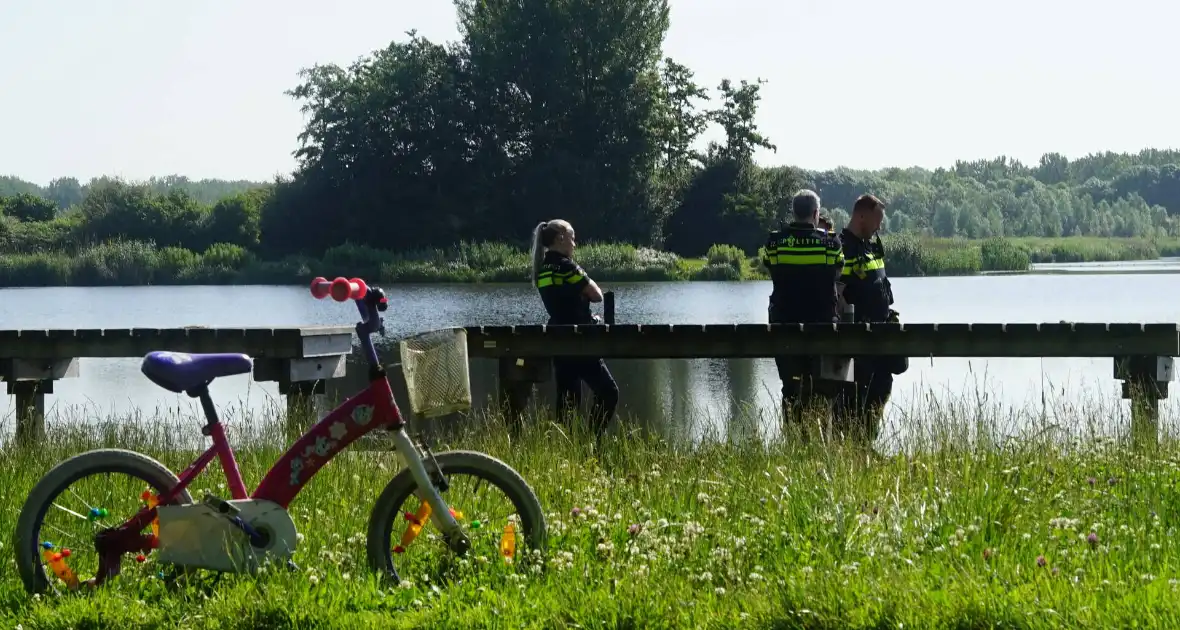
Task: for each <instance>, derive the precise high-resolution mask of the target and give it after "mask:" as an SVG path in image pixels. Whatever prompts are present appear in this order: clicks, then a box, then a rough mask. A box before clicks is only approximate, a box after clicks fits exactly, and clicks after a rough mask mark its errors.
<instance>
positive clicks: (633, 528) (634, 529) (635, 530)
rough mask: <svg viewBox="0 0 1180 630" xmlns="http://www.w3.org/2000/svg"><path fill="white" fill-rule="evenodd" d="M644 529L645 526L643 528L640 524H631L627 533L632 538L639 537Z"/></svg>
mask: <svg viewBox="0 0 1180 630" xmlns="http://www.w3.org/2000/svg"><path fill="white" fill-rule="evenodd" d="M642 529H643V526H641V525H640V524H639V523H631V525H629V526H628V527H627V533H628V534H630V535H632V536H637V535H638V534H639V532H640V531H641V530H642Z"/></svg>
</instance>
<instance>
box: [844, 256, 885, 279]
mask: <svg viewBox="0 0 1180 630" xmlns="http://www.w3.org/2000/svg"><path fill="white" fill-rule="evenodd" d="M884 268H885V259H884V258H877V257H875V256H873V255H872V254H865V255H864V256H863V257H861V258H857V259H856V260H855V261H853V263H852V264H851V265H848V266H846V267H844V271H842V272H840V275H844V276H847V275H851V274H853V273H855V274H856V275H857V276H860V277H864V275H865V274H866V273H867V272H869V271H876V270H878V269H884Z"/></svg>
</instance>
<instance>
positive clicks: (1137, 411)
mask: <svg viewBox="0 0 1180 630" xmlns="http://www.w3.org/2000/svg"><path fill="white" fill-rule="evenodd" d="M1172 363H1173V362H1172V357H1159V356H1144V355H1135V356H1125V357H1115V359H1114V377H1115V378H1116V379H1119V380H1121V381H1122V382H1123V383H1122V390H1123V391H1122V397H1123V399H1125V400H1130V401H1131V437H1132V440H1133V441H1134V442H1135V443H1136V444H1139V445H1148V444H1151V445H1155V444H1158V443H1159V401H1160V400H1162V399H1164V398H1167V397H1168V383H1169V382H1170V381H1171V380H1172V379H1173V377H1174V372H1173V365H1172Z"/></svg>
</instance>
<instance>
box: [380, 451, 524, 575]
mask: <svg viewBox="0 0 1180 630" xmlns="http://www.w3.org/2000/svg"><path fill="white" fill-rule="evenodd" d="M434 458H435V461H437V462H438V467H439V470H440V471H441V472H442V476H443V478H445V479H446V490H442V489H441V488H439V485H440V484H439V482H438V480H437V479H436V480H434V483H435V488H436V489H439V490H440V491H441V494H442V497H443V500H444V501H445V502H446V503H447V505H448V506H449V507H450V508H451V509H452V511H453V514H454V515H455V517H456V519H457V520H458V521H459V525H460V526H461V527H463V529H464V532H465V533H466V534H467V536H468V537H469V538H470V539H471V543H472V544H471V547H470V550H469V551H468V552H467V554H465V555H466V556H468V557H474V558H475V559H476V560H477V561H484V562H490V561H495V560H496V559H497V558H501V559H502V560H508V561H511V562H517V561H518V559H519V558H522V557H525V556H526V555H527V554H528V553H530V552H531V551H533V550H537V551H544V548H545V544H546V536H547V534H546V526H545V516H544V514H543V512H542V510H541V502H540V501H539V500H538V499H537V495H536V493H534V492H533V489H532V488H530V487H529V485H528V483H527V482H525V480H524V479H523V478H521V476H520V474H519V473H517V472H516V471H515V470H513V469H512V468H511V467H510V466H508V464H505V463H504V462H502V461H500V460H498V459H496V458H494V457H491V456H489V455H485V454H483V453H478V452H475V451H449V452H445V453H438V454H436V455H435V456H434ZM428 469H429V467H428ZM472 486H473V487H472ZM483 489H487V490H492V489H494V490H498V491H499V493H501V494H502V495H503V497H502V498H501V500H499V501H497V500H496V498H495V497H492V496H488V495H485V494H484V493H482V492H481V490H483ZM417 490H418V484H417V482H415V481H414V477H413V476H412V475H411V474H410V471H409V470H408V469H406V470H402V471H401V472H400V473H398V475H397V476H395V477H394V478H393V479H392V480H390V482H389V484H388V485H386V486H385V490H384V491H383V492H382V493H381V496H380V497H379V498H378V499H377V503H376V504H375V505H374V506H373V512H372V514H371V515H370V517H369V533H368V556H369V566H370V567H372V568H373V570H375V571H378V572H381V573H382V574H383V575H385V576H387V577H388V578H390V579H392V580H394V581H400V577H399V576H398V571H397V569H396V567H395V563H396V564H400V565H402V566H403V569H407V568H419V567H417V566H415V565H425V564H426V563H429V562H430V561H431V560H432V559H434V556H435V555H436V554H437V553H438V552H440V551H441V552H443V553H444V554H449V549H448V548H447V546H446V544H445V543H444V542H443V541H442V537H441V535H439V532H437V530H436V529H435V528H434V527H433V526H432V524H431V523H430V520H429V509H430V507H429V504H427V503H426V501H425V500H423V499H421V498H420V497H419V496H418V493H417ZM504 499H506V500H504ZM423 538H425V539H426V540H422V539H423ZM416 574H417V573H416V572H415V575H416Z"/></svg>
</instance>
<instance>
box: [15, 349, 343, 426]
mask: <svg viewBox="0 0 1180 630" xmlns="http://www.w3.org/2000/svg"><path fill="white" fill-rule="evenodd" d="M354 334H355V333H354V331H353V328H352V327H351V326H303V327H296V328H204V327H189V328H163V329H161V328H130V329H105V330H97V329H95V330H86V329H80V330H0V378H3V379H4V380H5V381H6V382H7V390H8V394H9V395H15V396H16V410H17V424H16V436H15V437H16V440H17V442H19V443H29V442H36V441H38V440H40V439H41V438H42V437H43V436H44V433H45V395H46V394H52V393H53V383H54V381H56V380H58V379H62V378H72V377H76V376H78V359H80V358H117V357H126V358H140V357H143V356H144V355H146V354H148V353H149V352H152V351H155V350H171V351H174V352H194V353H198V352H233V353H239V352H240V353H242V354H247V355H249V356H251V357H253V358H254V380H255V381H275V382H278V384H279V393H281V394H284V395H286V397H287V411H288V414H289V415H291V416H295V415H297V414H300V413H306V412H307V410H308V409H309V408H313V407H314V406H313V399H314V396H315V395H316V394H322V393H323V392H324V389H325V387H324V385H325V380H326V379H330V378H340V377H342V376H344V374H345V360H346V358H347V356H348V355H349V354H350V353H351V352H352V340H353V336H354Z"/></svg>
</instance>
